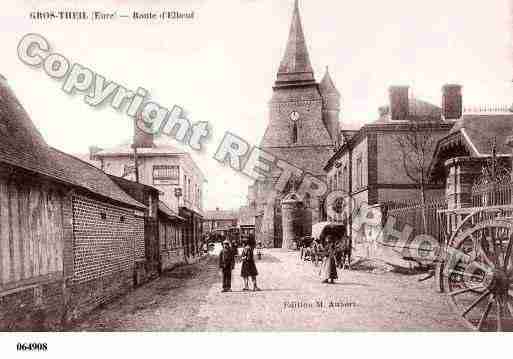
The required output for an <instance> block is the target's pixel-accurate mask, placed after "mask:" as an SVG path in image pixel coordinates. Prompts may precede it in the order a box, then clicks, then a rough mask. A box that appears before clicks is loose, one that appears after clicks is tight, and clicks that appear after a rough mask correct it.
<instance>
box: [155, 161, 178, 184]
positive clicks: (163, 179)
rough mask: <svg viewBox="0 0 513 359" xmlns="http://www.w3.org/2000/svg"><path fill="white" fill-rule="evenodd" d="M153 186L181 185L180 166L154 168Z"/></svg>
mask: <svg viewBox="0 0 513 359" xmlns="http://www.w3.org/2000/svg"><path fill="white" fill-rule="evenodd" d="M153 184H166V185H179V184H180V168H179V167H178V166H168V165H157V166H153Z"/></svg>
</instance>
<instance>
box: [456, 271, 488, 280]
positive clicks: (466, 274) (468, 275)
mask: <svg viewBox="0 0 513 359" xmlns="http://www.w3.org/2000/svg"><path fill="white" fill-rule="evenodd" d="M451 274H456V275H460V276H462V277H469V278H476V279H482V277H481V276H479V275H477V274H472V273H466V272H460V271H456V270H453V271H451V272H450V273H449V276H450V275H451Z"/></svg>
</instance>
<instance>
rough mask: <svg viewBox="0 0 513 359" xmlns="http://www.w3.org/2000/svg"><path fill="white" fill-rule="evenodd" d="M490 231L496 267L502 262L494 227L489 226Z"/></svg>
mask: <svg viewBox="0 0 513 359" xmlns="http://www.w3.org/2000/svg"><path fill="white" fill-rule="evenodd" d="M488 231H489V233H490V242H492V250H493V262H494V264H495V266H496V267H499V266H500V263H499V253H498V250H497V240H496V238H495V231H494V227H489V228H488Z"/></svg>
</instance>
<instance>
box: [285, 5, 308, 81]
mask: <svg viewBox="0 0 513 359" xmlns="http://www.w3.org/2000/svg"><path fill="white" fill-rule="evenodd" d="M314 81H315V78H314V74H313V68H312V64H311V63H310V56H309V55H308V49H307V47H306V41H305V35H304V33H303V25H302V24H301V16H300V14H299V6H298V2H297V0H296V1H295V3H294V11H293V13H292V21H291V23H290V30H289V38H288V41H287V46H286V48H285V54H284V55H283V59H282V60H281V63H280V67H279V69H278V76H277V82H276V85H279V84H280V83H281V82H283V83H285V84H286V83H290V82H296V83H313V82H314Z"/></svg>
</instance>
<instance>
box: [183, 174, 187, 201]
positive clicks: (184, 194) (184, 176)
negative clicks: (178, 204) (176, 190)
mask: <svg viewBox="0 0 513 359" xmlns="http://www.w3.org/2000/svg"><path fill="white" fill-rule="evenodd" d="M183 200H184V201H187V176H186V175H183Z"/></svg>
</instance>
